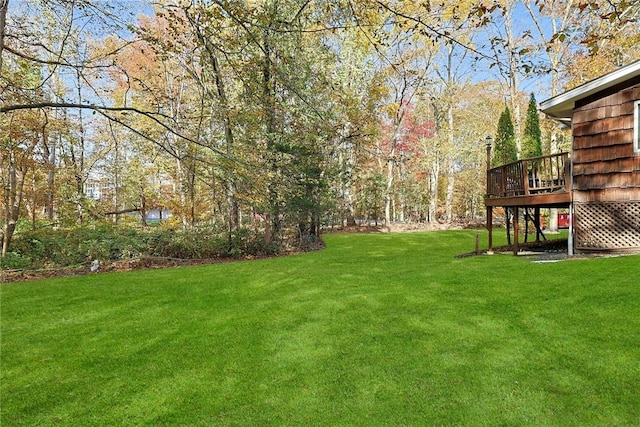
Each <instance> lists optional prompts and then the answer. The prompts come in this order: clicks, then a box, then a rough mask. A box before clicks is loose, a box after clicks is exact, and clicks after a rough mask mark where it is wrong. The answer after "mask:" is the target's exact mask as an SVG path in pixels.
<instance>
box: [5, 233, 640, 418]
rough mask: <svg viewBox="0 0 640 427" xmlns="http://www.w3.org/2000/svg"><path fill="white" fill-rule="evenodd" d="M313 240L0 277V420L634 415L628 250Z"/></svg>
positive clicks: (639, 406) (638, 339) (636, 271)
mask: <svg viewBox="0 0 640 427" xmlns="http://www.w3.org/2000/svg"><path fill="white" fill-rule="evenodd" d="M483 236H484V235H483ZM325 240H326V242H327V248H326V249H325V250H323V251H319V252H314V253H307V254H302V255H296V256H291V257H283V258H276V259H269V260H258V261H249V262H239V263H225V264H218V265H210V266H198V267H189V268H176V269H165V270H148V271H139V272H133V273H102V274H97V275H90V276H83V277H72V278H61V279H55V280H42V281H34V282H27V283H17V284H7V285H1V286H0V292H1V294H0V296H1V321H2V324H1V333H2V343H1V345H2V347H1V350H2V354H1V357H2V359H1V368H2V371H1V378H0V380H1V390H0V391H1V400H0V404H1V411H2V418H1V420H0V424H1V425H2V426H3V427H4V426H13V425H25V426H34V425H70V426H79V425H105V426H106V425H109V426H111V425H206V426H210V425H242V426H245V425H256V426H263V425H308V426H328V425H362V426H371V425H393V426H396V425H420V426H422V425H473V426H476V425H486V426H495V425H504V426H521V425H530V426H544V425H557V426H586V425H590V426H591V425H603V426H605V425H606V426H611V425H625V426H628V425H639V424H640V257H638V256H632V257H620V258H606V259H591V260H573V261H565V262H560V263H548V264H534V263H531V262H530V261H528V260H526V259H523V258H522V257H517V258H516V257H513V256H510V255H494V256H482V257H470V258H461V259H456V258H455V257H454V256H455V255H456V254H460V253H463V252H469V251H471V250H473V248H474V243H475V231H455V232H434V233H407V234H360V235H327V236H325ZM483 242H484V243H485V244H486V239H485V238H484V237H483ZM497 243H498V244H499V243H500V242H497Z"/></svg>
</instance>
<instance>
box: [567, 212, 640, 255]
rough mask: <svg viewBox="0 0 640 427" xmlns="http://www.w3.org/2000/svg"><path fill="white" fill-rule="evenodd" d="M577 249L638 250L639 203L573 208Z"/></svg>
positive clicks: (639, 231)
mask: <svg viewBox="0 0 640 427" xmlns="http://www.w3.org/2000/svg"><path fill="white" fill-rule="evenodd" d="M575 232H576V234H575V239H576V248H577V249H587V250H588V249H600V250H603V249H604V250H625V249H634V248H640V201H627V202H597V203H596V202H590V203H576V204H575Z"/></svg>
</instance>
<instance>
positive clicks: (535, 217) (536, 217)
mask: <svg viewBox="0 0 640 427" xmlns="http://www.w3.org/2000/svg"><path fill="white" fill-rule="evenodd" d="M533 223H534V226H535V227H536V242H539V241H540V228H541V227H540V206H536V207H535V208H533Z"/></svg>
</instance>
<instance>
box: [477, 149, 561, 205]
mask: <svg viewBox="0 0 640 427" xmlns="http://www.w3.org/2000/svg"><path fill="white" fill-rule="evenodd" d="M570 173H571V171H570V170H569V154H568V153H559V154H551V155H548V156H540V157H531V158H528V159H522V160H518V161H516V162H512V163H507V164H505V165H502V166H498V167H495V168H492V169H489V170H488V171H487V197H518V196H531V195H535V194H543V193H553V192H557V191H569V190H570V188H569V186H570Z"/></svg>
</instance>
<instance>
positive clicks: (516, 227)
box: [513, 206, 520, 255]
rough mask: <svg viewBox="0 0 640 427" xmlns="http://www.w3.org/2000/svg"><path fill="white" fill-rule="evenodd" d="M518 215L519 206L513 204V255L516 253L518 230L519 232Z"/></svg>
mask: <svg viewBox="0 0 640 427" xmlns="http://www.w3.org/2000/svg"><path fill="white" fill-rule="evenodd" d="M518 215H519V208H518V206H515V207H514V208H513V254H514V255H518V250H519V248H518V239H519V236H518V232H519V228H520V225H519V224H518V223H519V221H518Z"/></svg>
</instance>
